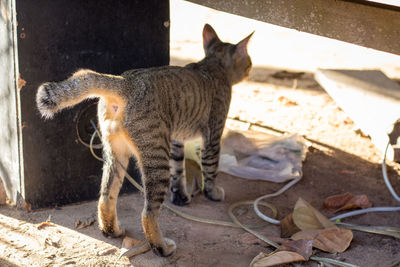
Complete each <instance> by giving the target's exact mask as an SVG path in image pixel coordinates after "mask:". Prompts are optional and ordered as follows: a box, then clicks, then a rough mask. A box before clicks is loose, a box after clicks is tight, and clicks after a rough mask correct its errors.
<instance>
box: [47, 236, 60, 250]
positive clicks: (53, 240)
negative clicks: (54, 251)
mask: <svg viewBox="0 0 400 267" xmlns="http://www.w3.org/2000/svg"><path fill="white" fill-rule="evenodd" d="M60 241H61V238H60V237H58V236H47V237H46V238H45V240H44V243H45V244H46V245H50V246H53V247H56V248H59V247H60Z"/></svg>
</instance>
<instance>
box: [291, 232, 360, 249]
mask: <svg viewBox="0 0 400 267" xmlns="http://www.w3.org/2000/svg"><path fill="white" fill-rule="evenodd" d="M292 239H293V240H301V239H313V240H314V243H313V247H316V248H319V249H321V250H323V251H326V252H330V253H336V252H343V251H345V250H346V249H347V248H348V247H349V245H350V242H351V240H352V239H353V232H352V231H351V230H348V229H341V228H337V227H335V228H330V229H319V230H318V229H310V230H304V231H301V232H298V233H296V234H294V235H293V236H292Z"/></svg>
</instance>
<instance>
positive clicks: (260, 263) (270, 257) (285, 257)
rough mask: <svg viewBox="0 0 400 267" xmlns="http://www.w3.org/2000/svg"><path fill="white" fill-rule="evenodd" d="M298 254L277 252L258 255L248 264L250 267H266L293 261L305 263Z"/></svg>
mask: <svg viewBox="0 0 400 267" xmlns="http://www.w3.org/2000/svg"><path fill="white" fill-rule="evenodd" d="M305 260H306V259H304V258H303V256H301V255H300V254H297V253H296V252H291V251H277V252H273V253H271V254H265V253H262V252H261V253H260V254H258V255H257V256H256V257H255V258H254V259H253V260H252V261H251V263H250V267H268V266H275V265H278V264H284V263H290V262H295V261H305Z"/></svg>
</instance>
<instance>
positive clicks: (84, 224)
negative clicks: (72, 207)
mask: <svg viewBox="0 0 400 267" xmlns="http://www.w3.org/2000/svg"><path fill="white" fill-rule="evenodd" d="M95 221H96V219H95V218H94V217H93V216H92V217H88V218H86V219H82V221H81V220H77V221H76V222H75V228H76V229H78V230H79V229H83V228H86V227H89V226H91V225H92V224H93V223H94V222H95Z"/></svg>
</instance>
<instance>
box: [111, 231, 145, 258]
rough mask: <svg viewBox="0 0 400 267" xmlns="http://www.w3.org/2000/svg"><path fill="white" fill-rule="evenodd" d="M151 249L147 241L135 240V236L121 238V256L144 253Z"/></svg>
mask: <svg viewBox="0 0 400 267" xmlns="http://www.w3.org/2000/svg"><path fill="white" fill-rule="evenodd" d="M150 249H151V247H150V244H149V242H147V241H141V240H137V239H135V238H132V237H129V236H125V237H124V240H122V247H121V251H120V255H119V257H118V258H121V257H128V258H130V257H133V256H135V255H139V254H142V253H145V252H147V251H149V250H150Z"/></svg>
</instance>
